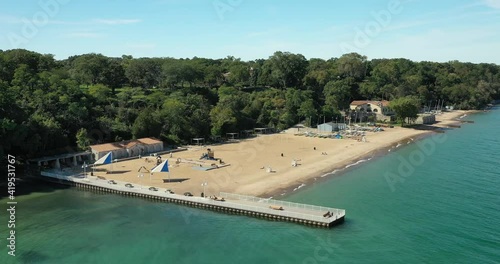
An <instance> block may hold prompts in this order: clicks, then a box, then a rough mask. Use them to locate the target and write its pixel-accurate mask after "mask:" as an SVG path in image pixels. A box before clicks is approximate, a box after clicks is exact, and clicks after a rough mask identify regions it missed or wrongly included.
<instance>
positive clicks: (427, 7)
mask: <svg viewBox="0 0 500 264" xmlns="http://www.w3.org/2000/svg"><path fill="white" fill-rule="evenodd" d="M499 29H500V0H433V1H427V0H399V1H398V0H373V1H361V0H351V1H347V0H344V1H338V0H330V1H323V0H318V1H305V0H301V1H299V0H274V1H273V0H267V1H266V0H253V1H251V0H143V1H133V0H122V1H119V0H100V1H99V0H86V1H85V0H39V1H29V0H19V1H13V0H0V49H3V50H6V49H12V48H25V49H29V50H34V51H37V52H40V53H51V54H54V55H55V56H56V58H57V59H64V58H67V57H68V56H71V55H77V54H83V53H90V52H96V53H102V54H104V55H107V56H121V55H123V54H127V55H132V56H134V57H153V56H155V57H175V58H180V57H182V58H187V57H188V58H192V57H194V56H197V57H207V58H223V57H226V56H228V55H232V56H235V57H237V58H241V59H243V60H253V59H258V58H267V57H269V56H270V55H272V54H273V53H274V52H275V51H278V50H280V51H289V52H293V53H301V54H303V55H304V56H306V57H307V58H324V59H328V58H331V57H339V56H341V55H342V54H343V53H346V52H352V51H353V52H358V53H360V54H363V55H366V56H368V58H369V59H373V58H401V57H403V58H409V59H412V60H415V61H422V60H429V61H439V62H442V61H450V60H460V61H470V62H488V63H496V64H500V52H498V49H499V48H500V34H498V32H499Z"/></svg>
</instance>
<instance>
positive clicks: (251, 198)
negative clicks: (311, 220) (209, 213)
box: [220, 192, 345, 217]
mask: <svg viewBox="0 0 500 264" xmlns="http://www.w3.org/2000/svg"><path fill="white" fill-rule="evenodd" d="M220 196H221V197H224V199H232V200H243V201H251V202H256V203H265V204H269V205H275V206H282V207H283V208H297V209H304V210H311V211H317V212H322V213H326V212H330V213H333V215H334V216H336V217H342V216H344V215H345V210H342V209H337V208H330V207H323V206H317V205H310V204H301V203H294V202H287V201H279V200H273V199H271V198H267V199H266V198H260V197H255V196H249V195H242V194H234V193H225V192H221V193H220Z"/></svg>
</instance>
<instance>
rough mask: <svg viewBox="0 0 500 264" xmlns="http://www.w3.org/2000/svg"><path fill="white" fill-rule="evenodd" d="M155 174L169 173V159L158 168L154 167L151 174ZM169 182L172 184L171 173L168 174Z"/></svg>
mask: <svg viewBox="0 0 500 264" xmlns="http://www.w3.org/2000/svg"><path fill="white" fill-rule="evenodd" d="M154 172H167V173H168V172H169V170H168V159H167V160H165V161H164V162H162V163H160V164H159V165H158V166H156V167H154V168H153V169H152V170H151V174H153V173H154ZM168 181H169V182H170V173H169V174H168Z"/></svg>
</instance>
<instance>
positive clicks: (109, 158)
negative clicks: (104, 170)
mask: <svg viewBox="0 0 500 264" xmlns="http://www.w3.org/2000/svg"><path fill="white" fill-rule="evenodd" d="M112 163H113V152H111V151H110V152H109V153H108V154H106V155H104V156H103V157H102V158H100V159H98V160H97V161H96V162H94V166H92V170H93V173H92V174H94V173H95V165H105V164H112Z"/></svg>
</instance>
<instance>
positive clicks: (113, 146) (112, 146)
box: [90, 138, 162, 152]
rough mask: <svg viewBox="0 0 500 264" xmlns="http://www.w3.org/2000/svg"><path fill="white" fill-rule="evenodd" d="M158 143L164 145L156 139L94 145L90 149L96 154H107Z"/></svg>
mask: <svg viewBox="0 0 500 264" xmlns="http://www.w3.org/2000/svg"><path fill="white" fill-rule="evenodd" d="M158 143H162V141H160V140H158V139H156V138H139V139H134V140H128V141H121V142H113V143H105V144H98V145H92V146H90V148H91V149H92V151H94V152H106V151H113V150H119V149H129V148H132V147H134V146H135V145H137V144H144V145H154V144H158Z"/></svg>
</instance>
